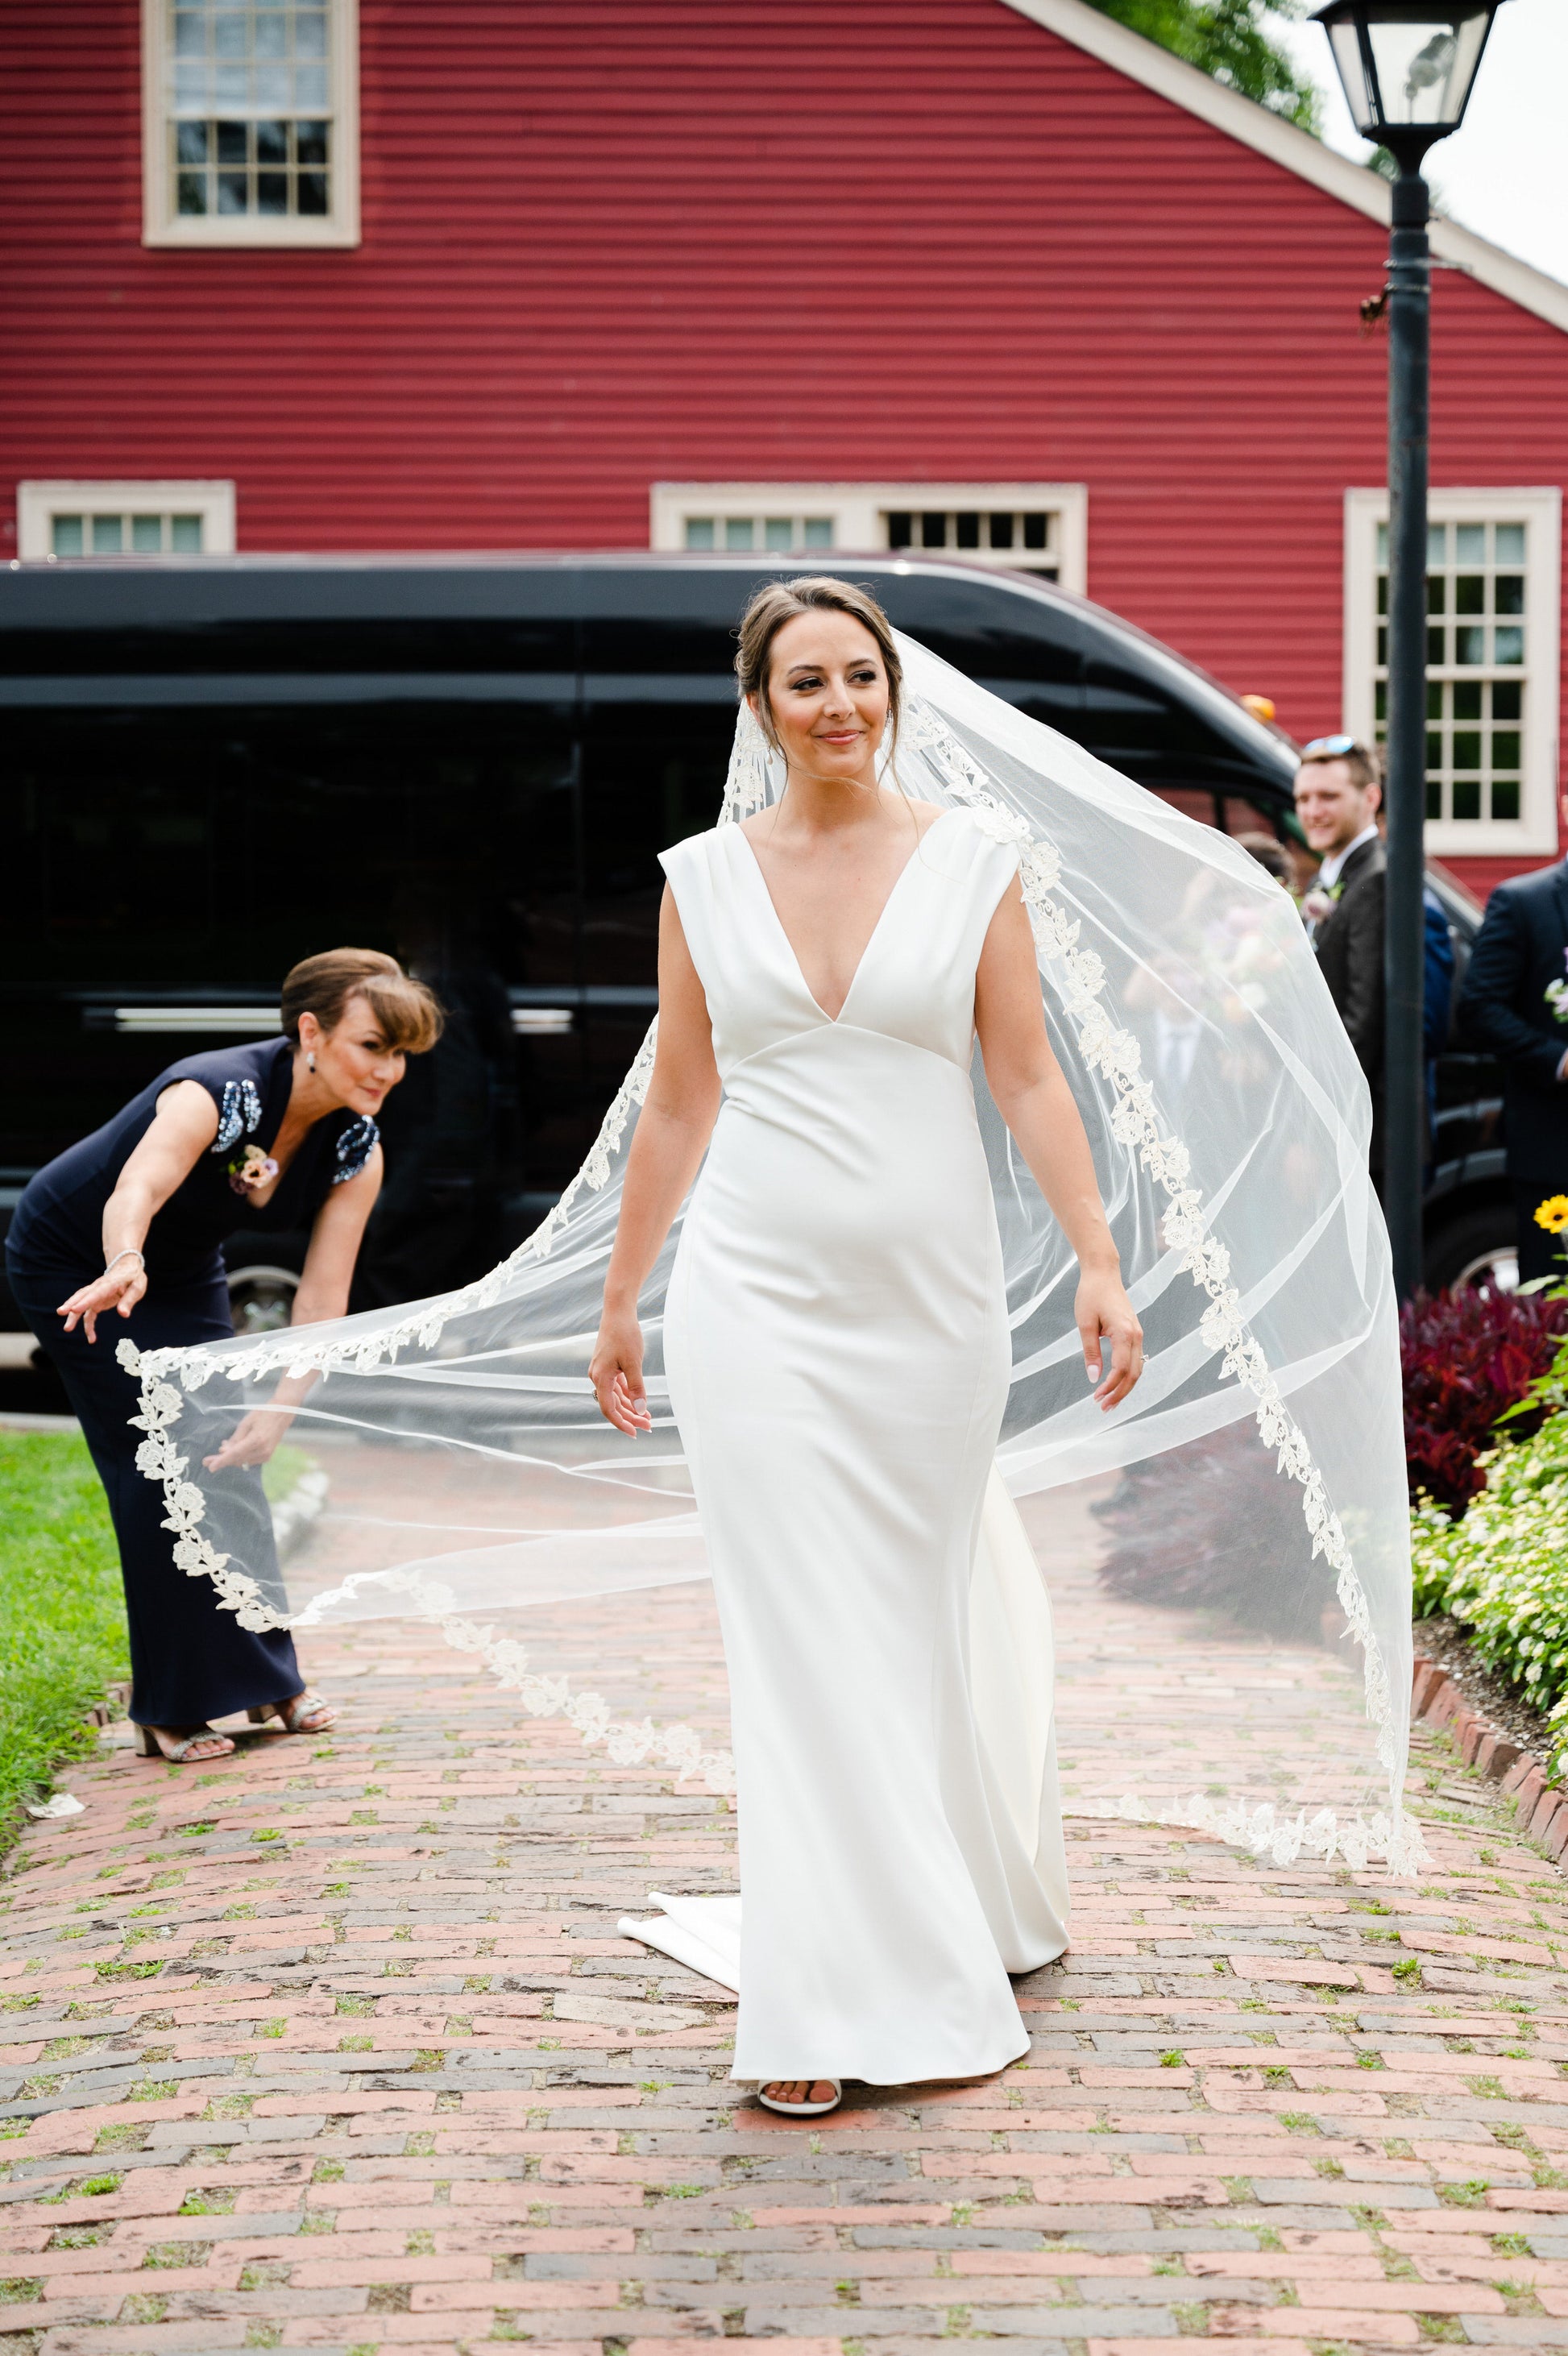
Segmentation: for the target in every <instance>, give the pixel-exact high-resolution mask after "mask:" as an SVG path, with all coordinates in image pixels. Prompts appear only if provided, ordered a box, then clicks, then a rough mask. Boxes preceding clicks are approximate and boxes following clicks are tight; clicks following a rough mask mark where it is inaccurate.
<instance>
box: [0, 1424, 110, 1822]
mask: <svg viewBox="0 0 1568 2356" xmlns="http://www.w3.org/2000/svg"><path fill="white" fill-rule="evenodd" d="M129 1667H130V1658H129V1648H128V1645H127V1642H126V1636H125V1607H124V1599H123V1596H122V1593H121V1588H120V1558H119V1554H118V1552H117V1550H116V1548H115V1545H114V1533H113V1528H112V1527H111V1526H110V1521H109V1508H108V1505H106V1504H105V1502H104V1496H103V1491H102V1486H101V1484H100V1483H99V1479H98V1475H97V1473H96V1472H94V1470H93V1467H92V1460H91V1457H90V1456H89V1454H88V1452H87V1447H86V1443H85V1442H84V1441H83V1440H81V1439H80V1438H78V1437H77V1435H76V1434H75V1433H74V1432H53V1431H49V1432H31V1431H29V1432H0V1837H4V1836H5V1835H7V1834H8V1833H10V1832H14V1830H15V1828H16V1816H17V1813H18V1810H19V1807H20V1804H21V1803H22V1801H23V1800H25V1799H30V1798H32V1797H33V1796H34V1795H35V1794H36V1793H37V1791H38V1787H39V1786H40V1785H47V1784H48V1780H49V1772H50V1769H51V1767H52V1766H53V1764H54V1762H56V1761H57V1760H59V1759H81V1758H84V1757H87V1756H89V1755H91V1752H92V1751H93V1749H94V1748H95V1745H96V1740H97V1738H96V1735H95V1733H94V1731H93V1730H92V1729H91V1728H90V1727H87V1726H85V1725H84V1724H83V1723H82V1720H83V1717H84V1714H85V1712H86V1711H87V1710H88V1709H90V1708H91V1706H92V1704H93V1703H94V1702H97V1701H102V1698H103V1689H104V1687H105V1686H107V1685H108V1684H109V1683H110V1682H111V1680H112V1679H114V1678H117V1677H124V1676H126V1675H128V1673H129Z"/></svg>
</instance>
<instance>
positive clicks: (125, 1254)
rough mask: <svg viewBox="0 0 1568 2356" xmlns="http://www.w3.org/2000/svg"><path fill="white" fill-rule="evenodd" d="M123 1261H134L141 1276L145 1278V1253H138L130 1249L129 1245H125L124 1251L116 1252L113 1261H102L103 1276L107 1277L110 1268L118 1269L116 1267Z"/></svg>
mask: <svg viewBox="0 0 1568 2356" xmlns="http://www.w3.org/2000/svg"><path fill="white" fill-rule="evenodd" d="M123 1259H134V1261H135V1262H136V1264H137V1266H138V1267H139V1268H140V1269H141V1271H142V1274H143V1275H144V1276H145V1274H146V1272H147V1262H146V1256H145V1253H143V1252H139V1251H136V1250H134V1249H133V1248H132V1247H131V1246H130V1245H129V1244H127V1246H126V1247H125V1249H124V1251H119V1252H116V1253H115V1255H114V1257H113V1259H106V1260H105V1261H104V1263H103V1273H104V1275H105V1276H107V1275H108V1273H109V1271H110V1269H112V1268H118V1267H119V1265H120V1262H121V1261H122V1260H123Z"/></svg>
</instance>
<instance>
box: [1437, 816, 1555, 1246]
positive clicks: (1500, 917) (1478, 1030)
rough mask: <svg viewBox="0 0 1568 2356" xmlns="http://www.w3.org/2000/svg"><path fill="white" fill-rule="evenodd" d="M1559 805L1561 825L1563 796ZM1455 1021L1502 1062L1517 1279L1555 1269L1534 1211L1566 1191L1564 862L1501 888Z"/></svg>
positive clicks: (1548, 1239) (1550, 1241)
mask: <svg viewBox="0 0 1568 2356" xmlns="http://www.w3.org/2000/svg"><path fill="white" fill-rule="evenodd" d="M1561 808H1562V811H1563V820H1564V823H1568V794H1565V795H1564V796H1563V800H1562V804H1561ZM1459 1020H1460V1022H1461V1023H1462V1024H1463V1025H1464V1028H1465V1030H1466V1033H1467V1034H1468V1035H1469V1036H1470V1037H1471V1038H1472V1039H1473V1040H1475V1041H1476V1043H1477V1044H1478V1045H1481V1046H1485V1047H1488V1048H1490V1050H1491V1052H1492V1054H1493V1055H1496V1056H1497V1057H1498V1060H1499V1061H1500V1063H1501V1065H1502V1067H1503V1107H1504V1116H1505V1119H1506V1123H1507V1142H1508V1157H1509V1181H1510V1183H1511V1184H1512V1186H1513V1198H1514V1212H1515V1215H1516V1217H1517V1218H1518V1221H1519V1272H1520V1279H1521V1280H1523V1281H1524V1282H1526V1283H1528V1282H1529V1281H1530V1279H1531V1278H1532V1277H1538V1276H1561V1275H1562V1273H1563V1264H1562V1259H1561V1258H1560V1254H1561V1250H1562V1246H1561V1244H1560V1242H1559V1240H1558V1238H1557V1237H1555V1236H1553V1235H1550V1234H1548V1232H1547V1231H1546V1230H1545V1229H1544V1228H1543V1227H1540V1226H1537V1225H1536V1221H1535V1213H1536V1210H1537V1208H1538V1206H1539V1205H1540V1204H1541V1202H1542V1201H1543V1200H1544V1199H1545V1197H1546V1196H1547V1195H1549V1194H1568V860H1563V859H1559V860H1557V861H1556V862H1554V863H1553V864H1552V866H1550V867H1541V868H1538V869H1537V870H1536V872H1535V873H1534V874H1533V875H1516V876H1515V877H1514V878H1513V880H1512V881H1511V882H1510V883H1499V884H1498V887H1497V889H1496V891H1495V892H1494V893H1493V894H1492V896H1491V898H1490V899H1489V900H1488V901H1487V916H1486V921H1485V923H1484V924H1483V925H1482V926H1481V929H1480V931H1479V933H1477V936H1476V946H1475V948H1473V949H1472V951H1471V952H1470V969H1469V971H1468V973H1467V974H1466V977H1465V987H1464V990H1463V991H1461V993H1460V999H1459Z"/></svg>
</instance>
